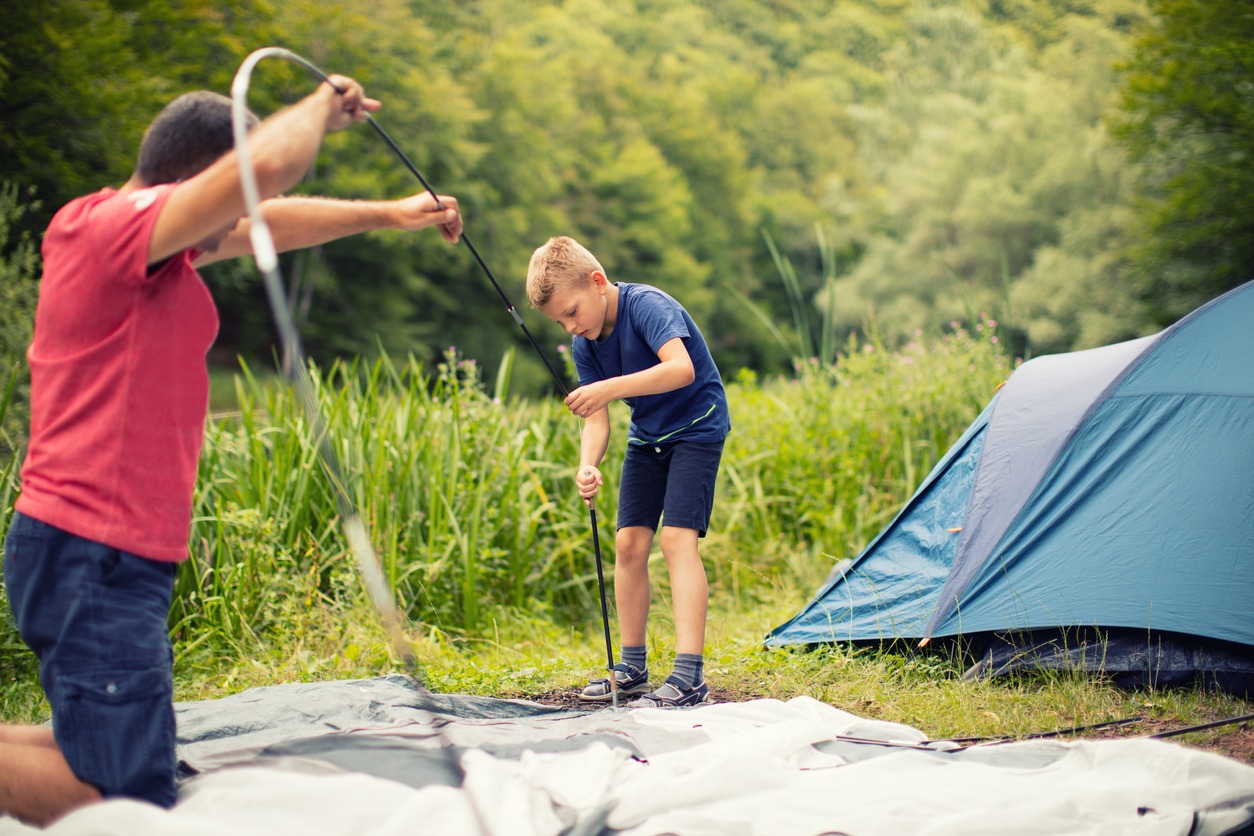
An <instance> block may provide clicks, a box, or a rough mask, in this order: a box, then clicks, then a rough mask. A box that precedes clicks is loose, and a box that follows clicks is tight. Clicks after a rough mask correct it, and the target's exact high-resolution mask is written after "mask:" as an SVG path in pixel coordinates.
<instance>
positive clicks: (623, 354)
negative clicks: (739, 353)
mask: <svg viewBox="0 0 1254 836" xmlns="http://www.w3.org/2000/svg"><path fill="white" fill-rule="evenodd" d="M615 286H616V287H617V288H618V315H617V317H616V319H615V321H614V330H613V331H611V332H610V335H609V337H608V338H606V339H605V341H604V342H598V341H596V340H589V339H585V338H584V337H574V338H572V343H571V351H572V354H573V356H574V358H575V368H576V369H577V370H578V371H579V385H581V386H585V385H587V384H589V383H594V382H596V381H598V380H607V379H609V378H611V377H621V376H623V375H627V374H632V373H634V372H638V371H643V370H644V369H648V368H652V367H653V366H656V365H658V364H659V363H660V362H662V361H661V360H659V359H658V356H657V353H658V350H659V349H661V348H662V346H663V345H665V344H666V343H668V342H670V341H671V340H672V339H674V338H675V337H679V338H681V339H682V340H683V341H684V347H685V348H687V349H688V356H689V357H691V358H692V369H693V372H694V373H695V375H696V376H695V378H694V379H693V381H692V383H689V384H688V385H687V386H685V387H683V388H682V389H676V390H674V391H671V392H663V393H661V394H659V395H640V396H637V397H634V398H624V399H623V400H624V401H625V402H626V403H627V405H628V406H629V407H631V427H630V429H629V430H628V432H627V441H628V443H630V444H661V443H669V442H672V441H701V442H718V441H722V440H723V438H724V437H725V436H726V435H727V433H728V431H729V430H731V416H730V414H729V413H728V411H727V393H726V392H725V391H724V390H723V380H722V377H720V375H719V373H718V367H717V366H715V365H714V358H713V357H711V356H710V349H709V347H707V346H706V344H705V338H704V337H702V336H701V331H700V330H699V329H698V328H697V324H696V323H695V322H693V321H692V317H690V316H689V315H688V312H687V311H686V310H684V307H683V305H681V304H679V303H678V302H676V301H675V300H674V299H672V298H671V297H670V296H669V295H668V294H666V293H665V292H663V291H661V290H658V289H657V288H656V287H652V286H650V285H647V284H632V283H629V282H616V283H615Z"/></svg>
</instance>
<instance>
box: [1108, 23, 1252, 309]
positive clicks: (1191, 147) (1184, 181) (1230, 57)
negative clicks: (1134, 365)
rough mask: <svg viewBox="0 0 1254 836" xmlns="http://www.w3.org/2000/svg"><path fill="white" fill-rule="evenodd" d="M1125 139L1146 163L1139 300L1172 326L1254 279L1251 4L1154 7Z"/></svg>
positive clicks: (1133, 76)
mask: <svg viewBox="0 0 1254 836" xmlns="http://www.w3.org/2000/svg"><path fill="white" fill-rule="evenodd" d="M1153 5H1154V8H1155V10H1156V11H1157V12H1158V13H1159V19H1160V20H1161V25H1160V26H1157V27H1155V28H1154V29H1152V30H1150V31H1149V32H1147V33H1145V34H1144V35H1143V36H1141V38H1140V40H1139V41H1138V42H1137V44H1136V49H1135V51H1134V52H1133V54H1132V55H1131V57H1130V59H1129V61H1128V66H1127V83H1126V85H1125V88H1124V111H1125V115H1124V118H1123V119H1121V120H1120V123H1119V125H1118V130H1119V133H1120V134H1121V135H1122V136H1123V137H1124V138H1126V139H1127V140H1128V143H1129V146H1130V148H1131V150H1132V152H1133V155H1134V157H1136V158H1137V159H1139V160H1142V161H1143V162H1144V163H1145V166H1144V168H1145V172H1146V176H1145V180H1146V182H1145V184H1144V188H1143V189H1142V190H1141V195H1142V201H1141V202H1140V203H1139V204H1138V207H1137V209H1138V214H1139V220H1140V221H1141V223H1142V224H1143V226H1144V232H1143V234H1141V235H1139V236H1137V238H1136V239H1135V240H1134V252H1133V257H1134V259H1135V261H1136V266H1137V268H1138V278H1139V280H1140V283H1141V285H1142V296H1143V298H1144V299H1145V300H1146V301H1147V303H1148V304H1149V306H1150V308H1151V310H1152V312H1153V314H1154V316H1155V317H1156V318H1157V319H1158V320H1160V321H1164V322H1166V321H1171V320H1174V319H1176V318H1178V317H1179V316H1181V315H1182V314H1184V313H1187V312H1188V310H1189V309H1190V308H1191V307H1192V306H1193V305H1194V303H1195V301H1196V300H1197V298H1198V297H1199V296H1208V295H1212V294H1218V293H1219V292H1221V291H1222V290H1224V289H1226V288H1228V287H1232V286H1233V285H1235V284H1238V283H1240V282H1243V281H1247V280H1249V279H1250V278H1251V277H1252V276H1254V6H1251V5H1250V4H1249V3H1236V4H1229V3H1209V2H1205V0H1156V2H1155V3H1154V4H1153Z"/></svg>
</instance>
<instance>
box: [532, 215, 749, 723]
mask: <svg viewBox="0 0 1254 836" xmlns="http://www.w3.org/2000/svg"><path fill="white" fill-rule="evenodd" d="M527 298H528V300H529V301H530V302H531V305H532V307H534V308H537V309H539V310H540V311H541V312H542V313H543V314H544V315H545V316H547V317H548V318H549V319H551V320H553V321H554V322H556V323H558V324H560V325H561V326H562V327H563V328H565V329H566V331H567V332H568V333H569V334H571V336H572V337H573V339H572V353H573V355H574V358H575V368H576V369H577V370H578V372H579V384H580V385H579V388H578V389H576V390H575V391H573V392H571V393H570V395H569V396H567V398H566V406H567V407H569V408H570V411H571V412H573V413H574V414H575V415H578V416H579V417H580V418H583V419H584V426H583V435H582V438H581V443H580V453H579V468H578V470H577V471H576V475H575V483H576V485H577V486H578V488H579V495H580V496H581V497H583V499H584V501H585V502H587V503H588V504H591V503H592V500H593V497H595V496H596V494H597V490H598V489H599V488H600V486H601V485H602V484H603V482H604V480H603V479H602V476H601V471H600V470H599V469H598V465H599V464H600V463H601V459H602V458H603V457H604V456H605V452H606V449H607V448H608V447H609V438H610V419H609V409H608V406H609V403H610V401H615V400H622V401H625V402H626V403H627V405H628V406H629V407H631V427H630V429H629V430H628V436H627V452H626V456H625V457H624V459H623V473H622V484H621V486H620V488H619V499H618V535H617V537H616V538H615V543H614V545H615V551H616V558H615V563H614V566H615V572H614V599H615V602H616V604H617V606H618V619H619V638H620V641H621V642H622V659H621V661H620V662H619V663H618V664H616V665H615V666H614V670H613V676H614V678H615V681H616V684H617V686H618V691H619V693H621V694H623V695H627V696H640V698H639V699H637V700H635V701H634V702H632V703H630V707H645V706H658V707H676V706H689V705H698V704H700V703H702V702H704V701H705V699H706V697H707V695H708V694H709V689H708V688H707V687H706V684H705V677H704V676H703V673H702V667H703V663H704V656H703V654H704V650H705V618H706V607H707V600H708V587H707V586H706V579H705V567H704V566H702V564H701V557H700V555H699V554H698V553H697V540H698V539H699V538H701V537H704V536H705V532H706V529H707V528H708V527H709V524H710V512H711V510H712V509H713V507H714V483H715V479H716V478H717V476H718V465H719V460H720V458H721V457H722V453H723V439H724V438H725V437H726V435H727V433H728V431H729V430H730V429H731V419H730V417H729V415H728V411H727V395H726V393H725V392H724V390H723V382H722V379H721V377H720V376H719V372H718V368H717V367H716V366H715V365H714V360H713V358H712V357H711V356H710V350H709V348H708V347H707V346H706V344H705V339H704V338H703V337H702V336H701V332H700V330H698V329H697V326H696V323H694V322H693V321H692V317H690V316H689V315H688V312H687V311H685V310H684V308H683V306H682V305H680V304H679V303H678V302H676V301H675V300H674V299H672V298H671V297H670V296H668V295H667V294H666V293H664V292H662V291H661V290H658V289H657V288H655V287H650V286H649V285H644V284H629V283H627V282H618V283H611V282H610V281H609V279H608V278H606V275H605V270H604V269H603V268H602V267H601V265H600V263H599V262H598V261H597V260H596V258H595V257H594V256H593V255H592V253H590V252H588V250H587V249H585V248H584V247H583V246H581V245H580V244H579V243H578V242H577V241H575V240H574V239H572V238H566V237H559V238H551V239H549V241H548V242H547V243H545V244H544V246H542V247H540V248H539V249H537V250H536V251H535V253H534V254H533V255H532V256H531V264H530V267H529V268H528V270H527ZM659 521H662V523H663V524H662V534H661V545H662V556H663V557H664V558H665V559H666V568H667V571H668V572H669V573H670V580H671V606H672V608H673V610H674V616H675V645H676V656H675V668H674V671H673V672H672V673H671V675H670V676H668V677H667V678H666V682H665V683H663V685H662V686H661V687H660V688H657V689H656V690H650V688H651V686H650V684H649V669H648V665H647V660H646V654H645V626H646V621H647V619H648V615H649V552H650V550H651V549H652V547H653V534H654V532H655V531H656V530H657V527H658V522H659ZM579 698H580V699H581V700H584V701H585V702H605V701H608V700H610V699H611V698H612V692H611V689H610V681H609V679H608V678H606V679H598V680H593V681H592V682H590V683H589V684H588V687H587V688H585V689H584V690H583V693H581V694H580V696H579Z"/></svg>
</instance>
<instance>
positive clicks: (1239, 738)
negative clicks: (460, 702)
mask: <svg viewBox="0 0 1254 836" xmlns="http://www.w3.org/2000/svg"><path fill="white" fill-rule="evenodd" d="M578 694H579V692H578V690H577V689H575V688H569V689H564V690H554V691H545V692H543V693H540V694H529V695H525V696H521V697H519V699H525V700H530V701H532V702H538V703H541V704H542V705H552V706H556V707H559V708H571V709H581V710H585V711H586V710H593V711H597V710H600V709H603V708H607V707H608V706H609V705H610V704H609V703H585V702H580V701H579V699H578ZM759 696H760V695H748V694H734V693H732V692H730V691H723V690H720V689H717V688H712V689H710V701H711V702H735V701H738V700H750V699H757V698H759ZM625 703H626V701H625V700H624V701H621V702H620V705H624V704H625ZM1222 719H1225V718H1222V717H1215V718H1212V719H1211V720H1209V721H1208V722H1215V721H1217V720H1222ZM1182 727H1183V726H1182V724H1179V723H1172V722H1170V721H1167V720H1156V719H1152V718H1146V719H1144V720H1141V721H1140V722H1137V723H1130V724H1128V725H1126V726H1119V727H1116V728H1112V729H1098V730H1094V731H1091V732H1085V733H1081V734H1077V735H1072V736H1071V739H1073V740H1079V739H1088V740H1115V739H1120V738H1137V737H1149V736H1150V735H1154V734H1161V733H1163V732H1170V731H1174V730H1176V729H1180V728H1182ZM1165 739H1166V740H1168V741H1169V742H1171V743H1176V744H1178V745H1180V746H1186V747H1188V748H1190V749H1200V750H1203V751H1206V752H1213V753H1215V754H1218V755H1223V756H1224V757H1227V758H1232V759H1233V760H1235V761H1239V762H1241V763H1244V764H1248V765H1250V766H1254V723H1252V722H1251V721H1249V720H1247V721H1244V722H1241V723H1234V724H1232V725H1226V726H1220V727H1217V728H1214V729H1208V730H1205V731H1198V732H1189V733H1188V734H1182V735H1179V736H1172V737H1168V738H1165Z"/></svg>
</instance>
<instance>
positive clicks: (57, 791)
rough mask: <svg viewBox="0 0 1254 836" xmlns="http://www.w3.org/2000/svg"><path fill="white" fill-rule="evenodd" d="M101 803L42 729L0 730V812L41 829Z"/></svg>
mask: <svg viewBox="0 0 1254 836" xmlns="http://www.w3.org/2000/svg"><path fill="white" fill-rule="evenodd" d="M99 800H100V792H99V791H98V790H97V789H96V788H95V787H93V786H92V785H91V784H88V783H85V782H83V781H80V780H78V778H77V777H75V775H74V773H73V772H72V771H71V770H70V765H69V764H68V763H66V761H65V757H64V756H63V755H62V754H61V750H60V749H59V748H58V747H57V745H56V741H54V740H53V738H52V730H51V729H48V728H44V727H41V726H0V812H4V813H8V814H9V815H12V816H16V817H17V818H19V819H23V820H25V821H28V822H31V823H33V824H37V825H39V826H44V825H48V824H51V823H52V822H54V821H56V820H57V819H59V818H61V817H62V816H64V815H65V814H66V813H69V812H70V811H71V810H74V809H77V808H78V807H82V806H84V805H86V804H91V803H93V802H96V801H99Z"/></svg>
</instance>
